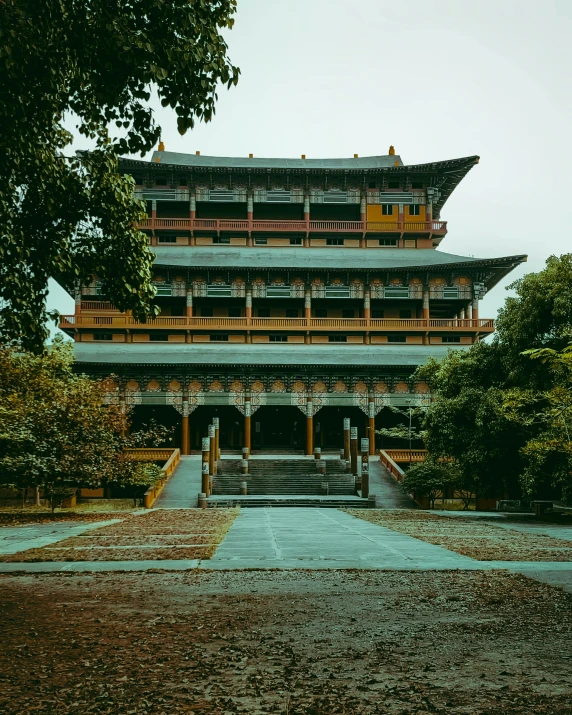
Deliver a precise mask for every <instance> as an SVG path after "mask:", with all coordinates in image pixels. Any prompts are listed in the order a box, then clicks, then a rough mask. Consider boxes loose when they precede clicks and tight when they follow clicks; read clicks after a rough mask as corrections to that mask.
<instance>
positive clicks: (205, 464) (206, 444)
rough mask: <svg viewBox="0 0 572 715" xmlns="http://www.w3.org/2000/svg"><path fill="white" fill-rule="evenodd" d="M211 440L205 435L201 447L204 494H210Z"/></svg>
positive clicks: (202, 487)
mask: <svg viewBox="0 0 572 715" xmlns="http://www.w3.org/2000/svg"><path fill="white" fill-rule="evenodd" d="M210 444H211V441H210V439H209V438H208V437H203V440H202V443H201V448H202V463H201V489H202V492H203V494H204V495H205V496H206V497H208V496H209V489H210V483H209V451H210Z"/></svg>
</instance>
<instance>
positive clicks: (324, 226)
mask: <svg viewBox="0 0 572 715" xmlns="http://www.w3.org/2000/svg"><path fill="white" fill-rule="evenodd" d="M140 227H141V228H149V229H185V230H187V231H202V230H208V231H211V230H214V231H217V232H219V231H249V232H250V231H279V232H289V233H311V232H321V233H339V232H342V233H348V232H349V233H352V232H353V233H369V232H372V233H388V232H389V233H406V232H409V231H410V232H414V233H419V232H421V233H445V232H446V231H447V222H446V221H388V222H386V221H276V220H272V221H248V220H244V219H232V220H228V219H214V218H195V219H191V218H150V219H147V220H146V221H143V222H142V223H141V224H140Z"/></svg>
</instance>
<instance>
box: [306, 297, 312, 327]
mask: <svg viewBox="0 0 572 715" xmlns="http://www.w3.org/2000/svg"><path fill="white" fill-rule="evenodd" d="M311 317H312V291H311V290H307V291H306V292H305V293H304V318H305V319H306V327H308V326H309V325H310V318H311Z"/></svg>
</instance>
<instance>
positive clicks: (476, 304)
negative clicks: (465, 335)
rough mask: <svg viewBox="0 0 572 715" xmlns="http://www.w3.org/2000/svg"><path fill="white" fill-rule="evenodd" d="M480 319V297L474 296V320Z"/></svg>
mask: <svg viewBox="0 0 572 715" xmlns="http://www.w3.org/2000/svg"><path fill="white" fill-rule="evenodd" d="M478 319H479V299H478V298H473V320H478Z"/></svg>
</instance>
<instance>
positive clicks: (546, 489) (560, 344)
mask: <svg viewBox="0 0 572 715" xmlns="http://www.w3.org/2000/svg"><path fill="white" fill-rule="evenodd" d="M511 288H513V289H514V290H515V291H516V296H514V297H510V298H508V299H507V301H506V304H505V307H504V308H503V309H502V310H501V311H500V313H499V320H498V335H497V337H496V339H495V340H494V341H493V343H491V344H487V343H479V344H477V345H474V346H472V347H471V349H470V350H468V351H467V352H461V351H451V352H450V353H449V356H448V357H447V358H446V359H445V360H444V361H442V362H441V363H438V362H436V361H430V362H429V363H428V364H427V365H425V366H423V367H421V368H419V370H418V371H417V377H419V379H423V380H426V381H427V382H429V384H430V385H431V386H432V391H433V392H434V393H435V395H436V397H435V400H434V401H433V403H432V404H431V407H430V408H429V410H428V412H427V415H426V418H425V420H424V424H423V427H424V428H425V430H426V443H427V448H428V450H429V453H430V454H431V455H432V456H433V457H440V456H441V457H445V456H450V457H453V458H454V460H455V462H456V463H457V464H458V466H459V470H460V479H461V481H462V483H464V484H465V485H466V489H470V490H472V491H475V492H477V493H479V494H480V495H487V494H488V495H490V496H500V495H501V494H502V493H503V492H508V493H509V494H511V495H514V496H515V497H517V496H520V493H521V492H524V494H526V495H527V496H529V497H534V496H540V495H545V496H546V495H550V496H551V498H554V495H556V496H558V495H559V494H560V495H562V496H564V497H565V498H566V497H567V496H569V495H572V487H571V481H570V473H571V471H572V460H571V456H570V451H571V450H570V432H571V431H572V397H571V396H572V377H571V376H572V348H571V347H567V348H564V345H566V344H567V343H568V342H569V341H570V336H571V335H572V332H571V331H572V254H568V255H564V256H561V257H559V258H557V257H554V256H552V257H551V258H549V259H548V261H547V263H546V268H545V269H544V270H543V271H541V272H540V273H537V274H534V273H533V274H529V275H527V276H525V277H524V278H522V279H521V280H519V281H516V283H514V284H513V285H512V286H511ZM562 348H564V349H563V350H562Z"/></svg>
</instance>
